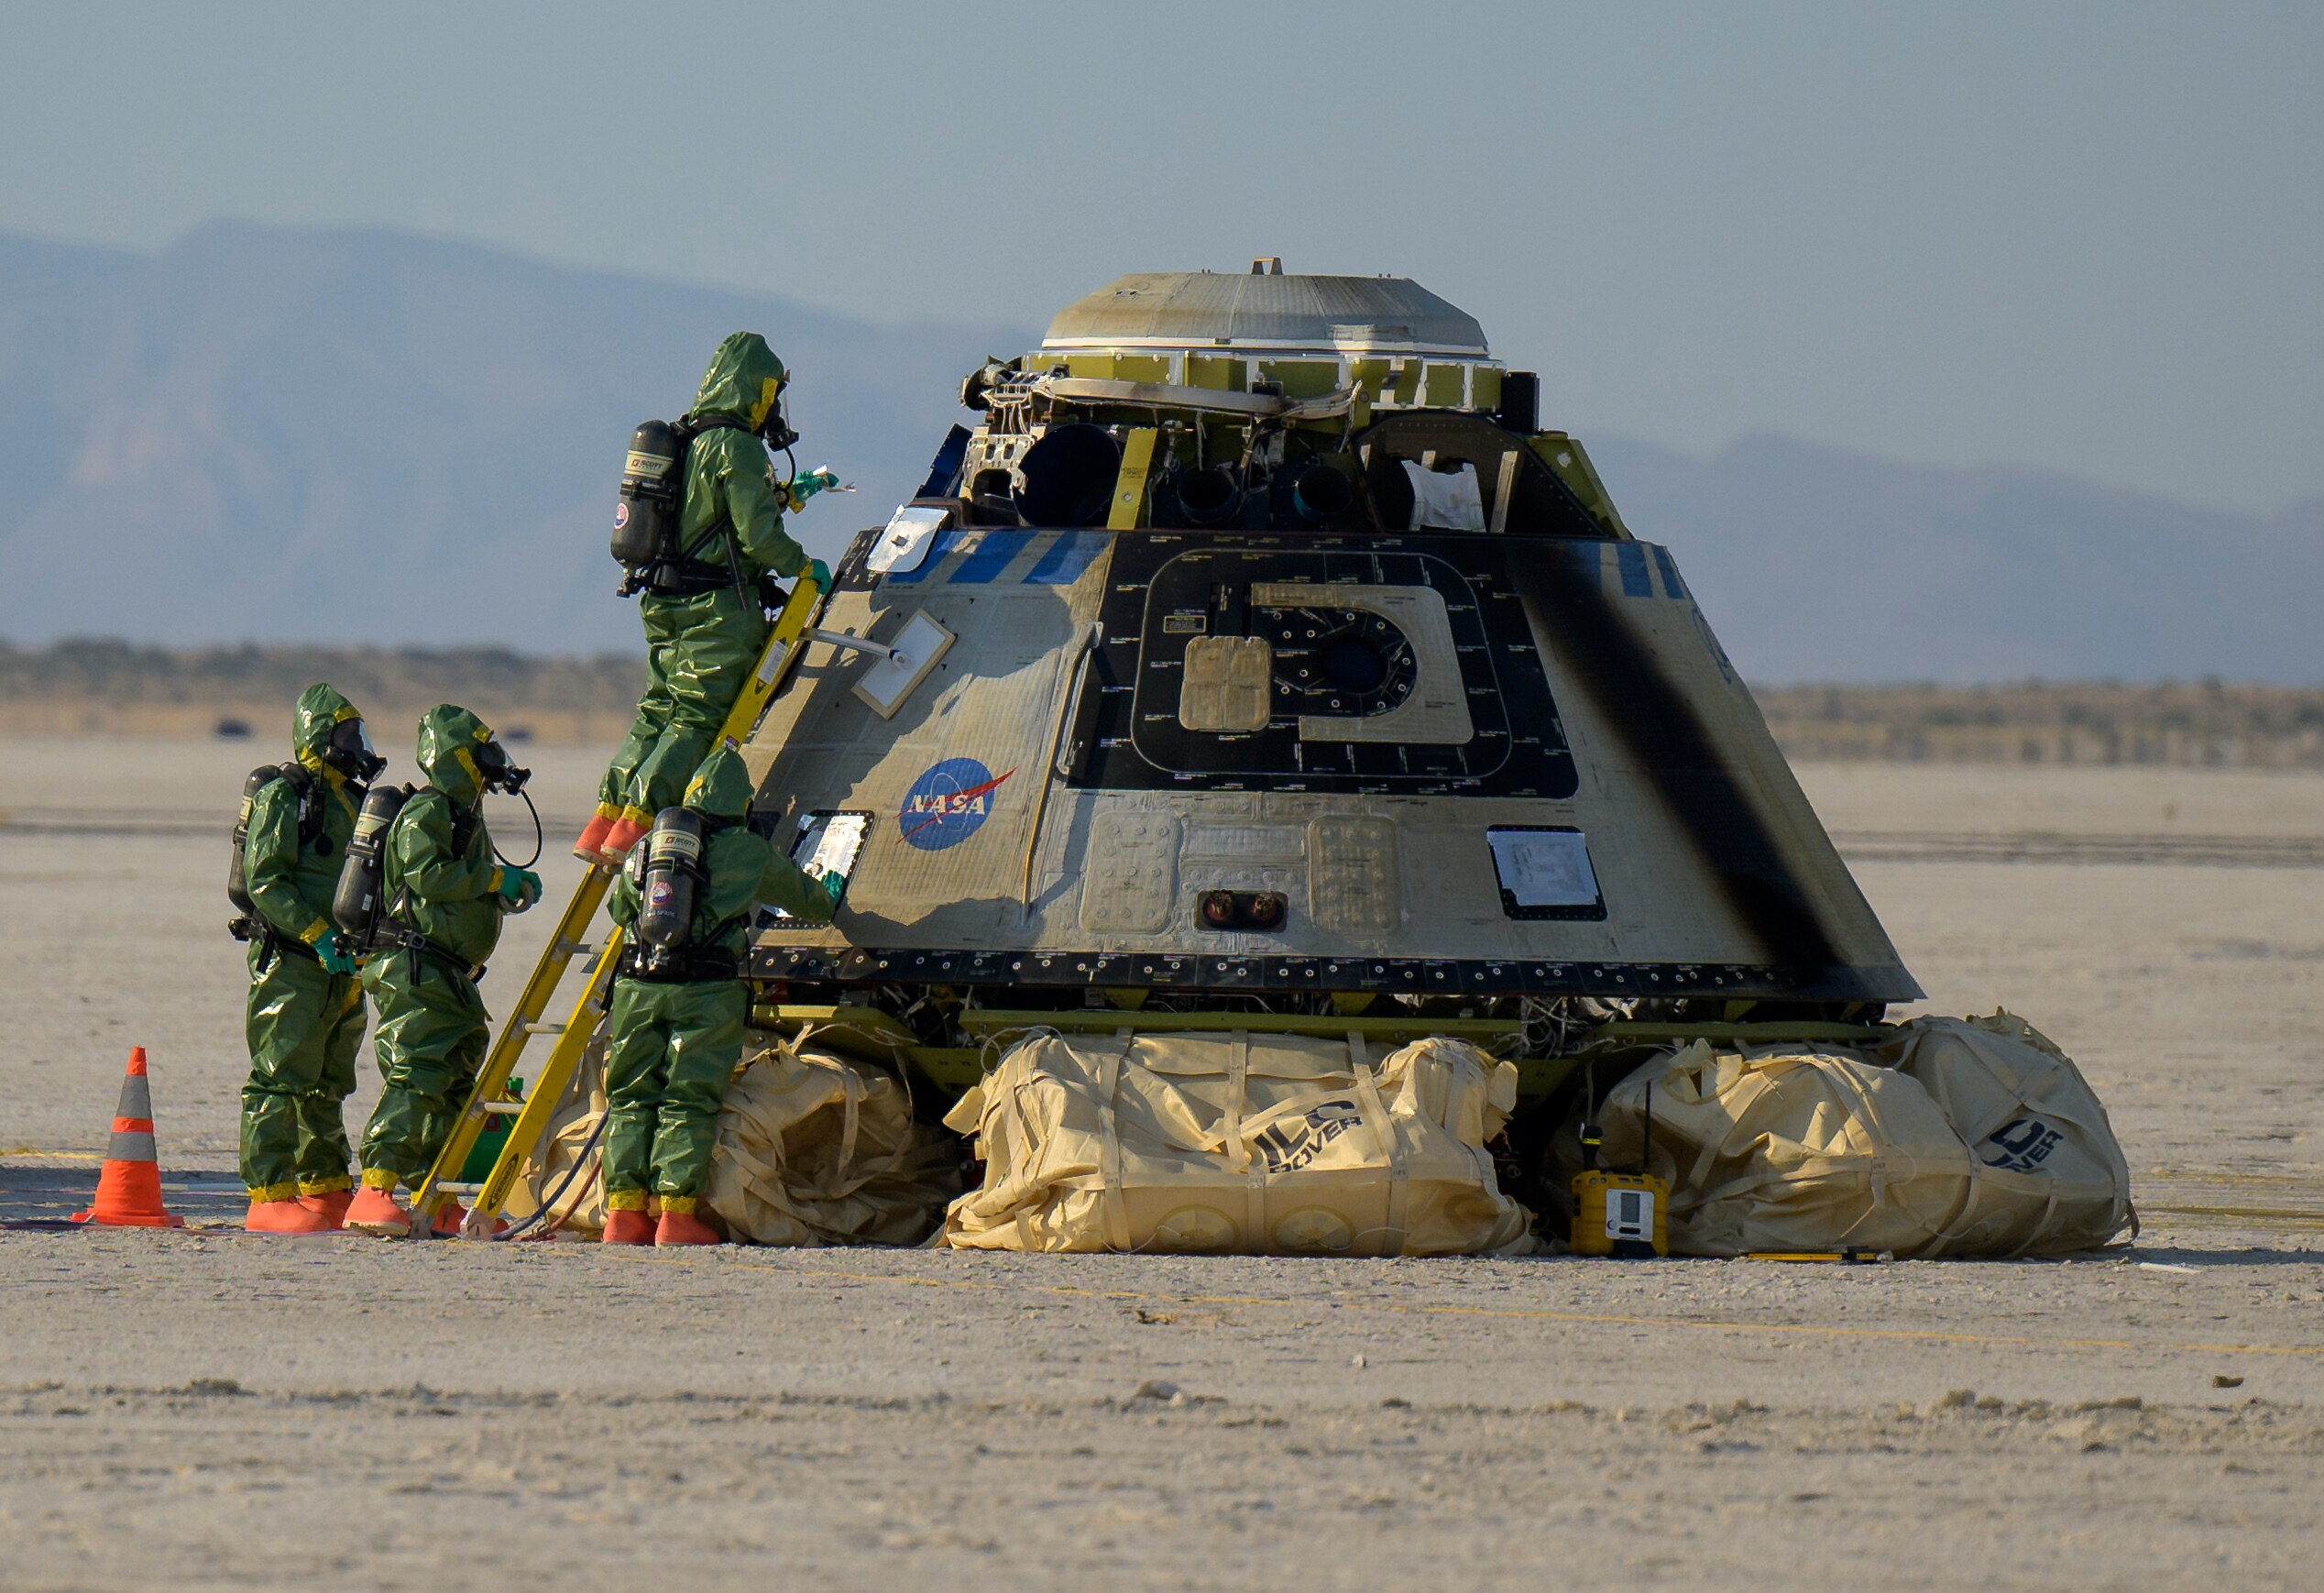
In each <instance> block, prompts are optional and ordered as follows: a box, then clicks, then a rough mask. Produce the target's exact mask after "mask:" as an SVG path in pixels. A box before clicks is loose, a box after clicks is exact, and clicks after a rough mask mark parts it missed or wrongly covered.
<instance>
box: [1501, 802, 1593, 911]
mask: <svg viewBox="0 0 2324 1593" xmlns="http://www.w3.org/2000/svg"><path fill="white" fill-rule="evenodd" d="M1485 845H1486V847H1487V848H1489V849H1490V850H1491V851H1492V853H1493V874H1494V878H1495V880H1496V882H1497V883H1498V884H1499V886H1500V891H1501V910H1502V912H1504V913H1506V914H1507V915H1508V916H1509V917H1512V918H1567V919H1573V918H1593V919H1595V918H1603V917H1606V897H1605V894H1604V893H1603V892H1602V891H1601V890H1600V889H1599V886H1598V878H1597V870H1596V869H1595V868H1594V867H1593V866H1591V863H1590V845H1589V840H1588V839H1587V838H1586V837H1584V835H1583V833H1582V832H1581V831H1580V830H1578V829H1572V828H1570V827H1567V826H1563V825H1519V824H1506V825H1495V826H1494V827H1493V828H1491V829H1487V830H1486V831H1485Z"/></svg>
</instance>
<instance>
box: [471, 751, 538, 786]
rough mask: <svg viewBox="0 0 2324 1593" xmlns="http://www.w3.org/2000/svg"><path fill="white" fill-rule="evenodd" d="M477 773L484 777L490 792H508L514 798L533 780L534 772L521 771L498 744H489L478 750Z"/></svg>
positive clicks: (528, 770) (485, 784)
mask: <svg viewBox="0 0 2324 1593" xmlns="http://www.w3.org/2000/svg"><path fill="white" fill-rule="evenodd" d="M476 760H477V774H479V775H482V776H484V788H485V789H486V790H488V791H506V792H507V793H508V794H509V795H510V796H515V795H516V794H517V793H518V792H520V791H521V790H523V789H524V783H525V782H526V781H527V780H530V779H532V770H530V769H520V768H519V767H517V766H516V765H515V764H511V763H510V762H509V754H508V753H507V752H506V751H505V750H503V749H502V747H501V745H500V743H499V742H485V743H484V745H483V746H481V747H479V748H478V749H477V753H476Z"/></svg>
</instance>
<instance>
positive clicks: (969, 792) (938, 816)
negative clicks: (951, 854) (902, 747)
mask: <svg viewBox="0 0 2324 1593" xmlns="http://www.w3.org/2000/svg"><path fill="white" fill-rule="evenodd" d="M1015 773H1016V771H1015V770H1014V769H1011V770H1010V771H1009V774H1008V775H1001V776H999V777H998V778H995V777H994V775H993V773H992V770H990V769H988V768H986V767H985V766H984V765H983V764H980V763H978V762H977V761H976V760H975V759H974V758H947V759H945V760H944V762H942V763H940V764H935V765H933V766H932V767H930V768H929V769H928V770H927V772H926V773H925V774H923V775H921V776H920V777H919V778H918V779H916V780H915V781H913V782H912V789H911V790H909V791H907V792H905V793H904V810H903V811H902V812H901V813H898V814H897V815H896V824H897V826H898V827H899V828H900V829H902V830H903V831H904V840H907V841H909V842H910V843H911V844H912V845H914V846H916V847H918V848H919V849H920V850H921V851H944V850H945V849H946V848H947V847H952V846H958V845H959V844H960V843H961V842H962V841H964V840H968V838H969V837H970V836H971V835H974V834H975V833H976V832H977V831H978V830H980V829H983V828H984V821H985V820H986V819H987V818H991V817H992V793H993V791H994V789H995V788H997V787H998V786H1000V785H1001V784H1002V782H1003V781H1005V780H1006V779H1008V777H1009V775H1014V774H1015Z"/></svg>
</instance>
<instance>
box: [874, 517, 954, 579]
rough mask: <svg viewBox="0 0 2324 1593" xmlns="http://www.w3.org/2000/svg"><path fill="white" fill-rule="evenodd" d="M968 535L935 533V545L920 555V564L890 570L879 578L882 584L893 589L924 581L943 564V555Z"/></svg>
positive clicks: (952, 532) (948, 532)
mask: <svg viewBox="0 0 2324 1593" xmlns="http://www.w3.org/2000/svg"><path fill="white" fill-rule="evenodd" d="M968 534H969V533H967V532H965V531H939V532H937V533H936V543H935V544H934V545H933V546H931V547H930V548H929V549H928V551H927V552H926V553H925V554H923V555H920V562H919V563H918V564H917V565H915V566H913V567H912V568H911V569H908V570H890V571H889V572H888V573H887V574H886V575H884V576H882V577H880V579H881V582H882V585H885V586H891V587H893V586H898V585H905V584H909V583H910V582H913V581H924V580H926V579H927V578H928V577H929V576H931V575H933V574H934V573H935V572H936V567H937V566H938V565H940V564H942V563H943V562H944V560H945V555H948V554H949V553H950V552H951V551H952V550H953V549H954V548H956V547H959V545H960V544H961V542H962V541H963V540H964V539H965V538H966V537H967V536H968Z"/></svg>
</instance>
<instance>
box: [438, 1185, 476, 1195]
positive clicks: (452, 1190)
mask: <svg viewBox="0 0 2324 1593" xmlns="http://www.w3.org/2000/svg"><path fill="white" fill-rule="evenodd" d="M435 1187H436V1193H438V1194H448V1195H480V1194H482V1193H483V1192H484V1185H482V1184H480V1183H440V1184H438V1185H436V1186H435Z"/></svg>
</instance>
